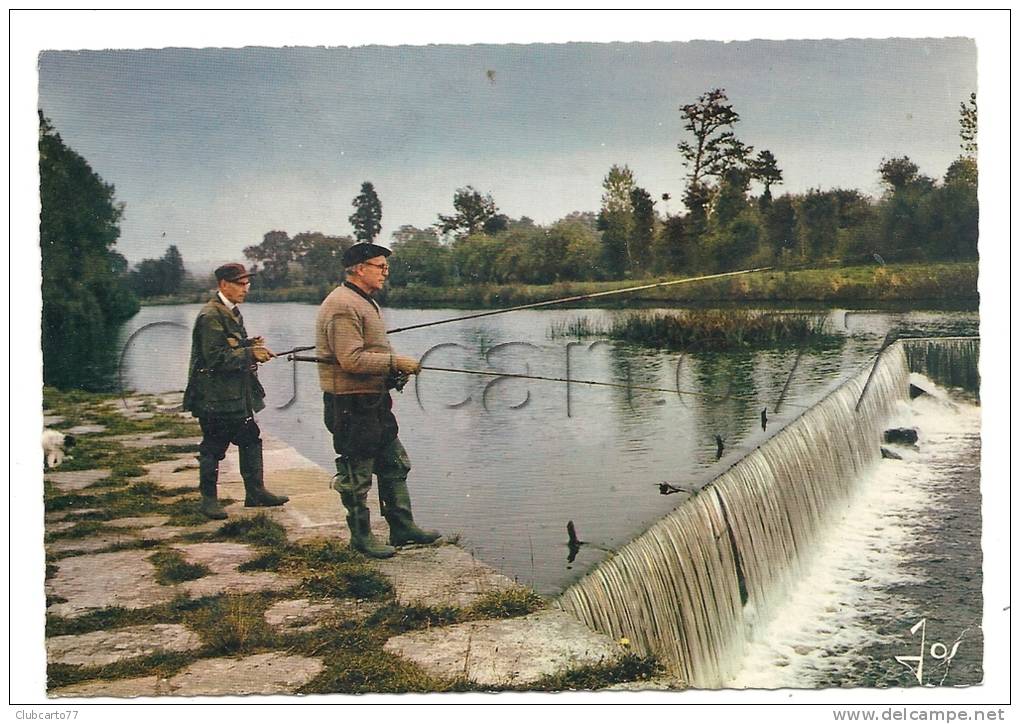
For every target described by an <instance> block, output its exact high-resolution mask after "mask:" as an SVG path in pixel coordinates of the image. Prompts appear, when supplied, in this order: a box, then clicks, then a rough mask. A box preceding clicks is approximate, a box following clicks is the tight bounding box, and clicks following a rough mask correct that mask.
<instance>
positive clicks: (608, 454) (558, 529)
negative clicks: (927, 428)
mask: <svg viewBox="0 0 1020 724" xmlns="http://www.w3.org/2000/svg"><path fill="white" fill-rule="evenodd" d="M198 309H199V305H184V306H165V307H161V306H151V307H144V308H143V309H142V311H141V312H140V313H139V314H138V315H137V316H136V317H135V318H134V319H132V320H131V321H130V322H129V323H128V324H127V325H126V326H125V329H124V330H123V335H122V340H123V341H122V345H123V346H124V351H123V355H122V359H123V362H122V365H121V371H122V374H121V379H120V384H122V385H123V386H124V387H125V388H126V389H134V390H137V391H141V392H159V391H168V390H179V389H182V388H183V387H184V384H185V381H186V378H187V359H188V349H189V344H190V327H191V325H192V322H193V320H194V317H195V315H196V313H197V312H198ZM316 311H317V307H315V306H312V305H303V304H294V303H287V304H250V305H246V307H245V311H244V313H245V320H246V326H247V327H248V329H249V331H250V332H251V333H252V334H261V335H263V336H265V337H266V339H267V342H268V344H269V346H270V347H271V348H273V349H276V350H282V349H287V348H291V347H294V346H297V345H302V344H310V343H311V342H314V320H315V315H316ZM469 313H470V310H445V309H430V310H414V309H388V310H385V312H384V314H385V317H386V319H387V326H388V327H389V328H395V327H402V326H406V325H411V324H417V323H421V322H426V321H433V320H439V319H444V318H448V317H452V316H460V315H463V314H469ZM627 313H628V311H627V310H608V309H598V310H592V309H587V310H542V311H538V310H532V311H522V312H517V313H514V314H509V315H503V316H495V317H488V318H483V319H478V320H472V321H467V322H459V323H454V324H449V325H444V326H439V327H433V328H429V329H423V330H411V331H407V332H404V333H400V334H397V335H393V336H392V338H391V339H392V342H393V343H394V346H395V348H396V349H397V350H398V351H399V352H400V353H403V354H410V355H414V356H418V357H420V356H422V355H426V361H425V364H426V365H429V366H437V367H440V366H441V367H453V368H466V369H476V370H495V371H500V372H510V373H523V374H530V375H540V376H550V377H561V378H563V377H570V378H571V379H574V380H599V381H609V382H616V383H620V384H625V385H629V386H632V387H633V386H640V387H653V388H663V389H664V390H670V391H667V392H660V391H648V390H625V389H614V388H605V387H595V386H587V385H583V384H571V385H569V386H568V385H567V384H566V383H565V382H543V381H534V380H514V379H509V378H501V379H498V380H496V379H495V378H491V377H481V376H473V375H463V374H453V373H446V372H436V371H425V372H423V373H422V375H421V376H420V377H419V378H418V379H417V380H416V381H413V382H412V383H411V384H409V385H408V386H407V387H406V388H405V390H404V392H403V393H400V394H398V393H394V399H395V411H396V414H397V418H398V420H399V422H400V426H401V432H400V436H401V439H402V441H403V443H404V445H405V447H406V448H407V449H408V451H409V453H410V455H411V460H412V464H413V470H412V472H411V476H410V478H409V487H410V489H411V494H412V499H413V501H414V510H415V517H416V519H417V520H418V522H419V523H420V524H422V525H423V526H425V527H433V528H438V529H439V530H441V531H442V532H444V533H445V534H447V535H453V534H459V536H460V542H461V545H463V546H465V547H466V548H467V549H469V550H471V551H472V552H473V553H474V554H475V555H476V556H477V557H479V558H480V559H482V560H483V561H485V562H486V563H488V564H490V565H492V566H493V567H495V568H496V569H498V570H500V571H502V572H503V573H504V574H506V575H508V576H510V577H511V578H514V579H516V580H519V581H520V582H522V583H525V584H527V585H530V586H533V587H534V588H535V589H536V590H537V591H539V592H540V593H543V594H550V595H551V594H556V593H558V592H560V591H562V590H563V589H564V588H565V587H566V586H567V585H569V584H570V583H571V582H572V581H574V580H576V579H577V578H579V577H580V576H582V575H584V573H586V572H587V571H588V570H590V569H591V568H592V567H593V566H594V565H596V564H597V563H598V562H599V561H600V560H602V559H603V558H604V557H605V556H606V555H608V554H609V552H611V551H613V550H615V549H618V548H619V547H621V546H623V545H624V544H626V543H627V542H628V541H629V540H631V539H632V538H634V537H635V536H636V535H638V534H640V533H641V532H643V531H644V530H645V529H647V527H648V526H649V525H650V524H651V523H652V522H654V521H656V520H658V519H659V518H661V517H662V516H663V515H664V514H665V513H666V512H668V511H669V510H671V509H672V508H673V507H675V506H676V505H678V504H679V503H681V502H682V501H683V499H684V495H685V494H684V493H677V494H669V495H663V494H661V493H660V484H661V483H663V482H666V483H670V484H671V485H673V486H676V487H680V488H683V487H698V486H700V485H703V484H704V483H706V482H707V481H709V480H711V479H712V478H714V477H715V476H716V475H718V474H719V473H720V472H722V471H724V470H725V469H726V468H727V467H728V466H730V465H731V464H733V463H734V462H735V461H737V460H738V459H739V458H740V457H742V456H743V455H744V454H746V453H747V452H748V451H750V450H752V449H754V447H755V446H757V445H760V444H761V443H762V442H763V441H764V440H765V439H766V438H767V437H769V436H771V435H773V434H775V433H776V432H777V431H778V430H779V429H781V428H782V426H783V425H784V424H786V423H787V422H788V421H790V420H791V419H793V418H794V417H796V416H797V415H799V414H800V413H801V412H803V410H804V409H806V408H807V407H809V406H811V405H812V404H814V403H816V402H817V401H818V400H820V399H821V398H822V397H824V396H825V395H826V394H827V393H828V392H830V391H831V390H832V389H834V388H835V387H837V386H838V385H839V384H840V383H841V382H842V381H843V380H845V379H846V378H848V377H849V376H851V375H853V374H854V373H855V372H857V371H858V370H859V369H861V367H862V366H863V365H865V364H867V362H868V360H869V358H871V357H873V355H874V354H875V352H876V351H877V350H878V348H879V347H880V346H881V344H882V341H883V339H884V338H885V337H886V334H887V333H888V332H889V331H891V330H892V331H896V332H897V333H898V334H900V335H902V336H928V335H930V336H951V335H976V334H977V327H978V317H977V312H975V311H889V310H853V311H845V310H828V311H827V312H826V313H827V314H828V326H829V328H830V329H831V330H832V331H834V332H836V333H838V334H839V335H841V336H842V338H843V341H842V344H840V345H836V346H833V347H830V348H826V349H818V350H805V351H804V352H803V353H802V354H800V355H799V358H798V350H797V349H795V348H792V349H786V350H779V351H765V352H737V353H701V354H694V353H690V354H679V353H670V352H663V351H658V350H649V349H642V348H638V347H633V346H626V345H618V344H615V343H611V342H608V341H605V340H598V339H597V338H595V339H585V340H582V341H577V340H573V339H565V338H552V337H551V336H550V329H551V327H552V326H553V325H554V324H557V323H564V322H567V321H569V320H573V319H576V318H577V317H580V316H586V317H588V318H589V319H590V320H592V321H593V322H595V323H606V322H608V321H610V320H611V319H612V318H613V317H614V316H616V315H620V314H627ZM260 379H261V380H262V382H263V384H264V386H265V387H266V390H267V393H268V395H267V400H266V402H267V408H266V410H265V411H263V412H262V413H260V414H259V423H260V425H261V426H262V427H263V429H265V430H266V431H267V432H269V433H271V434H272V435H274V436H276V437H279V438H281V439H283V440H285V441H287V442H288V443H289V444H291V445H293V446H294V447H295V448H296V449H297V450H298V451H300V452H301V453H302V454H304V455H305V456H306V457H308V458H310V459H311V460H314V461H315V462H317V463H319V464H320V465H322V466H323V467H326V468H329V469H331V468H332V466H333V457H334V453H333V451H332V448H331V443H330V438H329V435H328V433H327V431H326V430H325V427H324V426H323V423H322V397H321V392H320V391H319V387H318V379H317V374H316V370H315V369H314V368H313V366H312V365H310V364H295V363H288V362H286V361H284V360H274V361H273V362H271V363H269V364H267V365H264V366H263V367H262V369H261V371H260ZM784 389H785V394H784ZM687 393H697V394H687ZM780 400H781V404H779V403H780ZM763 408H765V409H766V411H767V418H768V420H767V429H765V430H763V429H762V421H761V411H762V409H763ZM975 409H976V408H975ZM977 434H979V433H977V432H975V435H977ZM717 436H718V437H719V438H721V439H722V441H723V446H724V447H723V450H722V455H721V457H718V446H717ZM972 437H973V436H972ZM915 464H917V465H922V464H923V463H921V462H916V461H915ZM976 465H977V463H976V462H975V464H974V472H973V474H971V473H968V472H961V471H957V472H956V473H948V475H949V477H950V482H949V483H944V484H943V487H945V488H946V490H949V491H955V492H954V494H953V495H949V494H946V495H941V494H936V492H937V491H934V490H929V491H928V492H927V493H925V492H923V491H922V492H920V493H918V492H916V491H914V492H913V493H911V495H915V496H920V497H921V498H922V499H924V500H925V501H927V502H925V503H924V504H921V503H918V504H917V505H916V506H915V507H914V508H911V509H910V510H911V511H912V512H911V513H910V514H911V515H917V516H920V517H919V518H918V519H919V520H922V521H924V520H934V521H935V522H933V523H931V526H933V527H938V525H939V524H940V523H939V521H942V520H944V519H945V517H946V516H964V517H966V518H967V519H968V521H969V522H968V524H970V525H973V524H975V522H976V525H977V536H978V539H979V538H980V519H979V514H980V505H979V502H978V501H979V500H980V498H979V491H978V481H977V478H976ZM954 475H955V478H954V477H953V476H954ZM968 476H970V477H968ZM930 477H932V478H933V479H934V477H937V476H930ZM907 478H908V479H910V478H911V476H910V475H907ZM913 479H917V476H916V475H914V476H913ZM925 479H926V480H927V479H928V478H925ZM879 485H880V487H881V484H879ZM931 485H932V486H935V487H937V486H938V483H935V482H933V483H931ZM960 490H963V491H964V493H962V494H961V493H960ZM967 491H969V493H968V492H967ZM954 495H955V497H954ZM908 497H909V496H908ZM936 499H937V500H936ZM338 505H339V501H338ZM904 505H906V503H904ZM925 505H927V508H925V507H924V506H925ZM918 506H920V507H918ZM925 511H927V512H925ZM861 515H863V516H864V517H865V518H867V515H866V514H865V513H862V514H861ZM568 521H573V523H574V526H575V528H576V531H577V535H578V537H579V538H580V539H581V540H583V541H585V542H586V545H582V546H581V547H580V549H579V550H578V551H577V553H576V557H573V558H572V557H571V555H570V549H569V548H568V546H567V529H566V526H567V523H568ZM862 525H865V526H866V525H867V523H863V524H862ZM919 535H920V534H919ZM924 535H925V536H929V537H930V535H931V533H930V531H929V532H928V533H925V534H924ZM922 537H924V536H922ZM925 540H927V538H925ZM904 545H906V546H907V547H908V548H909V545H908V544H907V543H906V542H904ZM933 545H934V548H931V547H928V548H925V549H924V550H925V552H924V554H923V556H922V555H921V554H920V553H916V551H915V553H916V555H917V556H921V557H924V556H927V557H928V558H935V559H943V560H944V559H945V558H946V557H947V556H948V557H949V558H953V557H954V555H956V554H960V555H963V554H964V552H965V551H966V549H967V547H966V546H962V547H961V546H956V547H955V548H954V549H953V550H943V547H950V548H951V547H952V545H951V544H950V543H945V544H940V543H935V544H933ZM837 547H838V546H837ZM933 551H934V552H933ZM954 551H955V552H954ZM834 555H835V554H834ZM897 555H899V554H897ZM902 555H903V556H907V557H909V556H910V555H913V554H911V553H909V551H907V552H905V553H902ZM956 557H957V558H958V557H959V556H958V555H956ZM964 557H966V556H964ZM571 558H572V559H571ZM890 560H891V559H890ZM897 560H898V561H899V560H901V558H897ZM889 565H890V566H891V565H892V563H890V564H889ZM897 565H898V564H897ZM919 565H920V564H919ZM939 565H940V564H939V563H938V562H936V563H931V562H929V567H932V566H935V567H936V568H937V567H938V566H939ZM953 565H954V566H959V565H965V566H975V565H976V570H974V571H972V572H971V573H972V574H973V578H972V579H971V582H970V583H969V584H968V585H967V586H965V588H966V591H965V592H964V594H962V595H964V596H970V598H971V599H973V595H972V594H973V592H974V591H975V590H976V596H977V599H976V600H977V617H978V618H977V621H978V622H980V591H981V588H980V580H981V576H980V557H978V558H977V559H976V560H975V559H973V557H971V558H967V560H966V561H964V562H963V563H962V564H961V563H960V561H959V560H957V561H956V562H955V563H954V564H953ZM956 573H959V571H956ZM820 575H821V574H820ZM954 576H955V577H956V578H957V579H958V576H956V574H955V573H954ZM975 580H976V583H975ZM911 581H914V579H911V578H910V577H909V576H900V577H895V576H894V577H892V578H890V579H889V586H899V587H903V591H902V593H903V596H906V595H907V593H911V595H914V597H915V598H917V596H918V595H919V594H917V591H916V590H914V591H912V592H911V591H908V589H910V588H911V586H914V587H915V588H916V586H917V585H919V584H917V583H916V581H914V582H911ZM883 590H884V589H883ZM890 595H891V594H890ZM901 598H902V596H901ZM911 615H912V614H911ZM911 623H913V622H911ZM954 623H957V622H954ZM956 633H959V631H956ZM777 635H778V634H777ZM945 635H947V636H948V635H949V634H948V633H946V634H945ZM808 638H810V637H808ZM806 641H807V642H806V643H800V644H797V645H799V646H802V647H807V649H811V650H813V649H814V648H817V646H816V644H815V643H812V642H811V641H810V640H806ZM903 642H904V643H909V634H908V638H907V639H903ZM857 643H859V642H857ZM857 643H855V644H854V645H857ZM947 643H951V642H947ZM861 645H863V644H861ZM885 645H892V644H889V642H886V644H885ZM964 648H965V647H964ZM887 653H888V652H887V651H885V650H883V651H882V657H884V658H883V659H882V660H883V661H884V660H887V659H888V656H886V654H887ZM905 653H909V651H905ZM756 655H758V656H760V657H762V658H761V660H762V661H772V662H775V661H777V660H780V659H781V658H782V655H783V653H782V652H778V653H777V651H776V650H774V649H770V648H769V644H768V641H767V640H765V642H764V643H761V645H760V647H759V648H758V649H757V654H756ZM978 661H980V657H978ZM772 668H773V669H774V668H776V667H772ZM779 668H780V669H781V668H782V666H780V667H779ZM900 670H902V671H905V672H906V673H907V674H908V675H909V673H910V672H909V671H908V670H907V669H906V667H905V666H899V670H896V671H897V673H896V676H897V677H899V678H893V679H891V680H889V681H888V682H887V683H890V684H893V683H896V682H897V681H899V680H900V679H902V676H900V673H902V672H901V671H900ZM978 670H979V667H978ZM791 671H793V670H792V669H791ZM815 674H817V676H815V681H816V682H817V685H822V686H826V685H833V683H832V680H831V678H829V679H827V678H826V674H825V668H824V667H820V668H819V667H818V666H817V665H816V671H815ZM976 675H977V676H980V674H979V673H978V674H976ZM797 676H799V677H800V678H802V679H803V678H804V676H806V674H804V672H799V673H798V674H797ZM889 676H891V674H890V675H889ZM886 678H887V679H888V678H889V677H888V676H887V677H886ZM971 678H973V677H971ZM879 679H881V677H880V676H878V675H876V674H875V673H874V672H868V671H863V672H861V673H860V675H859V676H858V677H857V678H856V679H855V681H858V682H860V683H858V684H857V685H869V684H868V682H871V684H872V685H873V684H875V683H880V682H879ZM773 683H774V682H773ZM900 683H902V682H900ZM967 683H972V682H967ZM734 685H738V686H759V685H769V683H768V682H762V681H760V680H756V679H754V678H753V677H749V676H744V678H741V679H740V680H739V681H735V682H734ZM781 685H782V684H781Z"/></svg>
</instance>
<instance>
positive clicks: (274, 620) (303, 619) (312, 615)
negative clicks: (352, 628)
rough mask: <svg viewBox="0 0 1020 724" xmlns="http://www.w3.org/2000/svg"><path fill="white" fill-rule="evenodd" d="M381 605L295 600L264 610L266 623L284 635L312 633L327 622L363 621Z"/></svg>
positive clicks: (349, 601) (346, 601) (340, 601)
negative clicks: (286, 633) (299, 632)
mask: <svg viewBox="0 0 1020 724" xmlns="http://www.w3.org/2000/svg"><path fill="white" fill-rule="evenodd" d="M381 605H382V604H381V603H379V602H377V601H353V600H349V599H344V600H338V601H329V602H327V601H316V600H312V599H308V598H298V599H293V600H289V601H278V602H277V603H275V604H273V605H272V606H270V607H269V608H268V609H267V610H266V614H265V618H266V623H267V624H269V625H270V626H272V627H273V628H275V629H278V630H280V631H285V632H297V631H314V630H317V629H320V628H322V626H323V624H324V623H325V622H327V621H330V620H341V621H362V620H364V619H366V618H368V617H369V616H370V615H372V614H373V613H374V612H375V611H377V610H378V609H379V607H380V606H381Z"/></svg>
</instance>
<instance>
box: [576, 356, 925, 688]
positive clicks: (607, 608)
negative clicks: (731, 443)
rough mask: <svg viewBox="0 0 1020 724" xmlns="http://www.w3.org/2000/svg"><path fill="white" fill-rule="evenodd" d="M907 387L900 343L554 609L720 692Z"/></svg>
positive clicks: (842, 501) (873, 459) (873, 452)
mask: <svg viewBox="0 0 1020 724" xmlns="http://www.w3.org/2000/svg"><path fill="white" fill-rule="evenodd" d="M869 376H870V377H871V381H870V384H868V378H869ZM866 384H867V390H866V391H865V386H866ZM908 386H909V369H908V364H907V357H906V352H905V350H904V345H903V344H900V343H895V344H893V345H891V346H890V347H888V348H887V349H886V350H884V351H883V352H882V353H881V354H880V355H879V356H878V359H877V360H876V361H875V363H874V374H872V368H871V365H869V366H868V367H866V368H865V369H863V370H861V371H860V372H859V373H858V374H857V375H855V376H854V377H853V378H852V379H850V380H848V381H847V382H846V383H844V384H843V385H841V386H840V387H839V388H838V389H836V390H835V391H833V392H832V393H831V394H829V395H828V396H827V397H826V398H825V399H823V400H822V401H821V402H820V403H818V404H817V405H815V406H814V407H812V408H811V409H810V410H808V411H806V412H805V413H804V414H803V415H801V416H800V417H798V418H797V419H796V420H794V421H792V422H791V423H790V424H789V425H787V426H786V427H785V428H784V429H783V430H782V431H780V432H779V433H778V434H777V435H776V436H775V437H773V438H771V439H770V440H768V441H767V442H765V443H764V444H763V445H762V446H761V447H760V448H758V449H757V450H755V451H754V452H752V453H751V454H749V455H747V456H746V457H744V458H743V459H741V460H740V461H739V462H737V463H736V464H734V465H733V467H731V468H730V469H729V470H728V471H726V472H725V473H723V474H722V475H721V476H719V477H718V478H716V479H715V480H714V481H712V482H711V483H710V484H708V485H707V486H705V487H704V488H703V489H701V490H700V491H699V492H698V493H697V494H695V495H694V496H693V497H691V498H690V499H688V500H686V501H685V502H684V503H682V504H681V505H680V506H678V507H677V508H676V509H675V510H674V511H672V512H671V513H670V514H669V515H667V516H666V517H665V518H663V519H662V520H660V521H658V522H657V523H655V524H654V525H653V526H652V527H651V528H650V529H649V530H648V531H646V532H645V533H644V534H642V535H641V536H639V537H638V538H637V539H635V540H634V541H632V542H631V543H629V544H628V545H626V546H624V547H623V548H622V549H620V550H619V551H618V552H617V553H616V555H615V556H613V557H612V558H610V559H608V560H606V561H605V562H603V563H602V564H601V565H600V566H598V567H597V568H596V569H595V570H594V571H592V572H591V573H589V574H588V575H587V576H586V577H585V578H583V579H581V580H580V581H578V582H577V583H576V584H574V585H573V586H571V587H570V588H568V589H567V590H566V591H565V592H564V593H563V594H562V596H561V597H560V598H559V599H558V600H557V605H558V606H559V607H561V608H563V609H564V610H567V611H569V612H571V613H573V614H574V615H575V616H577V617H578V618H579V619H580V620H581V621H583V622H585V623H586V624H588V625H589V626H591V627H592V628H594V629H596V630H599V631H602V632H604V633H607V634H609V635H611V636H613V637H614V638H623V637H626V638H628V639H629V640H630V642H631V645H632V646H633V648H634V650H635V651H636V652H638V653H640V654H644V655H648V654H652V655H655V656H657V657H658V658H659V659H660V660H661V661H662V662H663V663H664V664H665V665H666V666H667V668H668V669H669V670H670V672H671V673H672V674H673V675H675V676H677V677H679V678H681V679H682V680H683V681H685V682H686V683H687V684H688V685H689V686H693V687H699V688H718V687H720V686H723V684H724V682H725V681H727V680H728V679H729V678H730V677H731V676H732V675H733V673H734V671H735V669H736V668H737V667H738V665H739V662H740V659H741V658H742V656H743V653H744V644H745V641H746V639H747V636H746V632H747V631H746V630H747V628H748V627H750V628H754V627H756V626H757V625H759V623H761V622H763V621H768V620H769V619H771V618H772V616H773V615H774V614H775V613H776V612H775V611H774V607H775V606H776V604H777V603H778V602H781V601H782V600H783V599H784V597H785V596H786V594H787V591H788V590H789V589H790V587H791V586H792V585H793V584H794V582H795V581H796V580H797V579H798V577H799V574H800V572H801V570H802V567H803V565H804V564H805V562H806V561H807V560H809V558H810V554H811V548H812V543H813V542H814V541H815V540H816V538H817V535H818V532H819V530H820V529H821V528H822V527H823V526H825V525H826V523H827V522H828V521H829V520H831V517H832V516H833V515H836V514H838V513H839V512H840V510H841V508H842V507H845V505H846V503H847V501H848V500H849V498H850V496H851V493H852V492H853V488H854V484H855V481H856V480H857V478H858V476H859V475H860V473H861V472H862V471H864V470H865V469H866V468H868V467H869V466H870V465H873V464H875V463H877V462H878V460H879V459H880V455H881V453H880V444H881V441H882V432H883V430H884V426H885V424H886V422H887V420H888V419H889V418H890V417H891V416H892V414H893V412H894V410H895V408H896V405H897V404H898V403H899V402H900V401H902V400H905V399H906V398H907V394H908ZM862 392H864V395H863V399H861V395H862ZM859 399H860V404H859V405H858V400H859Z"/></svg>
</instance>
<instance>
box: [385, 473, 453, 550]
mask: <svg viewBox="0 0 1020 724" xmlns="http://www.w3.org/2000/svg"><path fill="white" fill-rule="evenodd" d="M379 506H380V507H381V508H382V514H383V517H384V518H385V519H386V522H387V523H389V524H390V545H391V546H403V545H411V544H414V543H423V544H427V543H435V542H436V541H437V540H439V538H440V537H441V534H440V533H439V531H435V530H422V529H421V528H419V527H418V526H417V525H415V523H414V516H413V515H412V514H411V494H410V492H408V490H407V481H406V480H380V481H379Z"/></svg>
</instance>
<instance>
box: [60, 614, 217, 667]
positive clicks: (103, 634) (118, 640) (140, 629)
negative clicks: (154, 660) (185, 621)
mask: <svg viewBox="0 0 1020 724" xmlns="http://www.w3.org/2000/svg"><path fill="white" fill-rule="evenodd" d="M201 647H202V639H201V637H200V636H199V635H198V634H196V633H195V632H194V631H192V630H190V629H189V628H188V627H187V626H183V625H181V624H170V623H157V624H153V625H151V626H131V627H128V628H120V629H114V630H112V631H93V632H92V633H87V634H81V635H78V636H54V637H53V638H49V639H46V658H47V660H48V661H49V662H50V663H51V664H71V665H76V666H106V665H107V664H112V663H114V662H116V661H123V660H124V659H130V658H134V657H135V656H148V655H150V654H154V653H156V652H157V651H192V650H194V649H198V648H201Z"/></svg>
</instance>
